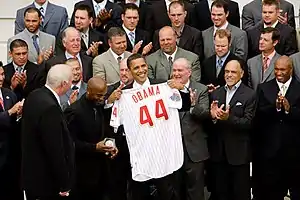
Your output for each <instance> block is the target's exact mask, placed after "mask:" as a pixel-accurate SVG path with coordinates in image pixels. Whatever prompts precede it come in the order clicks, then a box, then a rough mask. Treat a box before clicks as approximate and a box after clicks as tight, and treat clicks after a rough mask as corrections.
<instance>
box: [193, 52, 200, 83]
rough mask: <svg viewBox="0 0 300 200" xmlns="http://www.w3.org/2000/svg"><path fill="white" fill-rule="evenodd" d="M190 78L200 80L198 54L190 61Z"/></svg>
mask: <svg viewBox="0 0 300 200" xmlns="http://www.w3.org/2000/svg"><path fill="white" fill-rule="evenodd" d="M191 79H192V80H194V81H196V82H200V80H201V66H200V61H199V58H198V56H197V57H196V59H194V61H193V63H192V76H191Z"/></svg>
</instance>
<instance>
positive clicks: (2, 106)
mask: <svg viewBox="0 0 300 200" xmlns="http://www.w3.org/2000/svg"><path fill="white" fill-rule="evenodd" d="M0 108H1V109H2V110H4V103H3V99H2V98H1V97H0Z"/></svg>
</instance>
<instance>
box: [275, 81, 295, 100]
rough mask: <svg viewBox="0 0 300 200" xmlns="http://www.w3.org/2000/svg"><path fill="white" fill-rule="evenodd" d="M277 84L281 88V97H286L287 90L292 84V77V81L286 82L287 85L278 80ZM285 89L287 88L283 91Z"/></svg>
mask: <svg viewBox="0 0 300 200" xmlns="http://www.w3.org/2000/svg"><path fill="white" fill-rule="evenodd" d="M276 82H277V85H278V87H279V90H280V93H281V95H282V96H285V94H286V92H287V90H288V89H289V87H290V84H291V82H292V77H290V79H289V80H288V81H287V82H285V83H280V82H278V81H277V80H276ZM283 88H285V89H283Z"/></svg>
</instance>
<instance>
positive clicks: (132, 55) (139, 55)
mask: <svg viewBox="0 0 300 200" xmlns="http://www.w3.org/2000/svg"><path fill="white" fill-rule="evenodd" d="M139 58H142V59H144V60H145V58H144V56H142V55H141V54H139V53H134V54H131V55H130V56H129V57H128V58H127V67H128V68H129V69H130V67H131V66H130V65H131V63H132V61H134V60H136V59H139ZM145 62H146V60H145Z"/></svg>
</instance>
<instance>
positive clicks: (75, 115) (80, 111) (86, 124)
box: [64, 95, 112, 185]
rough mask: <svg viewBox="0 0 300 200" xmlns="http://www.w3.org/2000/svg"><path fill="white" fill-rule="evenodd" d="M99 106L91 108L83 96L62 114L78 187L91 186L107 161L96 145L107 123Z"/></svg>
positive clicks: (107, 119)
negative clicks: (70, 140) (72, 148)
mask: <svg viewBox="0 0 300 200" xmlns="http://www.w3.org/2000/svg"><path fill="white" fill-rule="evenodd" d="M105 112H106V110H104V108H103V106H95V104H94V103H93V102H91V101H90V100H88V99H87V98H86V96H85V95H83V96H82V97H81V98H80V99H79V100H78V101H76V102H74V103H73V104H72V105H70V106H69V107H68V108H67V109H66V110H65V112H64V114H65V116H66V119H67V121H68V128H69V130H70V133H71V135H72V138H73V140H74V142H75V148H76V176H77V182H78V183H79V185H82V184H83V185H95V184H98V183H99V180H101V178H104V175H105V174H106V173H105V171H106V164H105V163H106V162H107V161H108V160H109V158H107V156H106V155H105V154H104V153H103V152H99V151H96V144H97V143H98V142H100V141H102V140H103V139H104V138H105V137H112V136H111V135H107V133H109V132H108V131H107V130H108V127H109V119H110V118H107V115H105Z"/></svg>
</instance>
